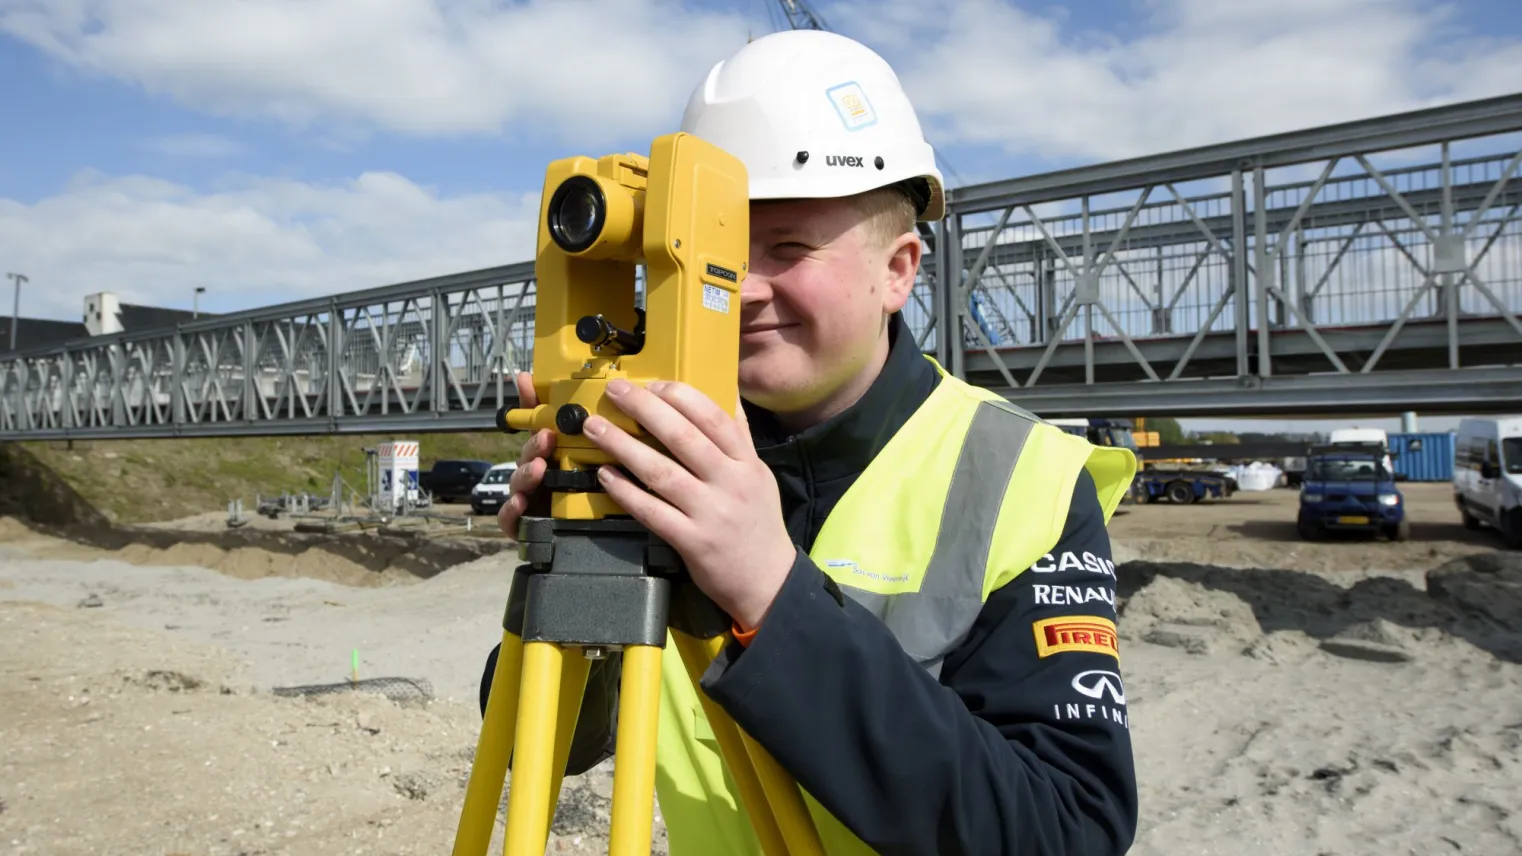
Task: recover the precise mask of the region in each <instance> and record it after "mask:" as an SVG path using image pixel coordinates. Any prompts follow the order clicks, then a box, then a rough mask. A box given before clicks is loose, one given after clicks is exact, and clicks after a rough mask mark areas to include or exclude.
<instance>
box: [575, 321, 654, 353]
mask: <svg viewBox="0 0 1522 856" xmlns="http://www.w3.org/2000/svg"><path fill="white" fill-rule="evenodd" d="M576 338H578V339H580V340H581V341H583V342H586V343H587V344H588V345H591V346H592V347H593V348H594V349H596V350H598V351H606V352H609V353H611V354H613V355H614V356H618V355H620V354H637V353H639V352H640V350H641V349H642V348H644V346H645V336H644V333H643V331H640V332H634V333H631V332H629V331H628V330H625V329H623V328H621V327H619V326H618V325H617V324H614V323H613V322H612V321H609V320H608V319H607V318H604V317H603V316H601V315H584V316H582V317H581V318H580V319H578V320H577V322H576Z"/></svg>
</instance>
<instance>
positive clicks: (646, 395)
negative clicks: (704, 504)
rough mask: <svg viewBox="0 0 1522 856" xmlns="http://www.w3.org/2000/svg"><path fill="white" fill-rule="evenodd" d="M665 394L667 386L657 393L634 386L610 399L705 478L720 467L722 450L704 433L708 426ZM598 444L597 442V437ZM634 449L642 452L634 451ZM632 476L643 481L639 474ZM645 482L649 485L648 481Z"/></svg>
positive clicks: (694, 391) (694, 392)
mask: <svg viewBox="0 0 1522 856" xmlns="http://www.w3.org/2000/svg"><path fill="white" fill-rule="evenodd" d="M658 388H660V387H658ZM689 389H690V388H689ZM691 392H692V393H693V395H694V396H695V397H697V398H702V395H700V394H698V393H697V391H696V390H691ZM667 394H670V392H669V385H668V386H667V387H666V388H665V391H663V393H662V394H661V395H657V394H656V393H655V392H652V391H651V390H649V389H646V388H644V387H641V386H637V385H636V386H631V387H629V389H628V390H627V391H625V392H624V393H623V394H621V395H617V396H612V398H613V402H614V403H615V404H617V405H618V409H619V410H622V411H623V412H624V413H626V414H628V416H629V418H630V419H633V420H634V421H635V422H638V423H639V424H640V427H642V428H644V429H645V430H646V431H648V432H649V433H650V436H652V437H654V438H655V439H656V440H657V441H659V442H660V444H661V445H663V446H665V447H666V449H667V450H668V451H669V452H670V453H671V455H672V456H673V457H675V458H676V459H677V460H678V461H681V462H682V465H683V466H685V467H686V468H687V469H689V470H691V471H692V473H693V474H694V475H696V476H697V477H698V478H705V479H706V478H708V477H709V476H711V475H713V474H714V473H716V472H718V470H719V468H721V467H723V466H724V464H725V463H726V460H725V455H724V452H723V450H722V449H721V448H720V447H719V446H718V445H716V444H715V443H714V442H713V440H712V438H710V437H709V435H708V432H709V431H710V430H712V429H711V428H709V427H707V426H705V425H703V424H700V423H698V422H695V421H694V420H692V419H691V418H690V417H688V416H686V415H684V414H683V413H682V412H681V411H679V410H678V409H677V408H676V407H675V406H673V405H672V404H671V403H670V402H668V401H667V400H666V399H665V395H667ZM710 404H711V402H710ZM689 406H691V405H689ZM694 409H696V408H694ZM713 410H714V411H717V412H718V413H719V415H720V416H723V411H721V410H719V409H718V408H717V407H714V408H713ZM709 421H711V420H709ZM630 442H634V441H633V438H630ZM598 444H599V445H601V440H599V441H598ZM640 445H644V444H642V443H641V444H640ZM608 451H609V452H610V453H612V454H614V455H615V456H617V455H618V454H619V453H618V452H616V451H614V450H612V449H609V450H608ZM634 451H635V453H637V454H642V453H639V452H638V450H634ZM636 475H639V478H640V480H641V481H644V479H645V477H644V475H643V474H636ZM645 483H646V484H650V482H648V481H646V482H645ZM652 487H654V485H652Z"/></svg>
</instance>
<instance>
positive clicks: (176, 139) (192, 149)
mask: <svg viewBox="0 0 1522 856" xmlns="http://www.w3.org/2000/svg"><path fill="white" fill-rule="evenodd" d="M142 145H143V148H145V149H147V150H149V151H151V152H155V153H157V154H161V155H168V156H169V157H176V158H225V157H231V156H233V155H237V154H241V153H242V152H243V144H241V143H239V142H238V141H237V140H229V139H228V138H226V137H223V136H219V135H217V134H170V135H167V136H163V137H154V138H153V139H151V140H144V141H143V143H142Z"/></svg>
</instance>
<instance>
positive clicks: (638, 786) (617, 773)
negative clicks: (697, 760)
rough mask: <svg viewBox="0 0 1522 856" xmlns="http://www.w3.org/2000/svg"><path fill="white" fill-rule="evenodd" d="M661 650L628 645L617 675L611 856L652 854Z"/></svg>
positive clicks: (655, 647)
mask: <svg viewBox="0 0 1522 856" xmlns="http://www.w3.org/2000/svg"><path fill="white" fill-rule="evenodd" d="M660 704H661V648H660V647H659V646H656V645H629V646H627V647H625V648H624V661H623V674H622V675H621V676H620V678H619V702H618V737H617V740H618V742H617V746H618V757H617V758H616V759H615V760H614V762H613V823H612V831H611V834H610V838H609V841H608V853H609V856H634V854H649V852H650V837H651V830H652V826H653V824H654V823H655V817H654V813H655V743H656V737H657V731H658V728H659V725H660V718H659V716H660Z"/></svg>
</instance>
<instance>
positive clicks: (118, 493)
mask: <svg viewBox="0 0 1522 856" xmlns="http://www.w3.org/2000/svg"><path fill="white" fill-rule="evenodd" d="M392 439H409V440H412V439H415V440H416V441H417V442H418V445H419V468H420V469H423V470H426V469H428V468H429V467H431V466H433V462H434V461H435V460H438V459H441V458H476V459H481V460H487V461H492V462H497V463H500V462H506V461H511V460H516V459H517V457H518V451H519V449H521V448H522V445H523V438H522V437H518V436H508V435H503V434H496V433H493V432H490V431H482V432H480V433H459V434H414V435H389V434H386V435H383V434H375V435H365V434H354V435H344V436H332V435H327V436H311V437H232V438H229V437H217V438H194V439H191V438H187V439H173V440H76V441H74V442H73V444H72V448H71V446H70V444H69V443H67V442H63V441H57V442H54V441H39V442H31V443H17V444H15V445H16V446H17V447H19V450H20V451H22V452H24V453H26V454H27V455H28V456H29V457H31V458H33V459H35V461H36V463H37V464H40V465H41V466H42V467H43V468H45V469H46V470H50V471H51V472H52V474H53V475H56V476H57V478H58V479H60V480H61V481H62V482H64V483H65V484H67V485H68V486H69V487H70V488H72V489H73V490H74V491H75V492H77V493H78V494H79V496H80V497H81V498H82V499H84V500H85V501H86V502H87V503H89V504H90V505H92V506H94V507H95V508H96V509H98V510H99V511H100V512H101V513H102V514H104V515H105V517H106V518H107V519H109V520H110V521H111V522H113V523H146V522H152V521H160V520H173V519H175V518H179V517H186V516H189V515H192V514H201V513H204V512H208V511H221V510H225V509H226V508H227V503H228V502H229V501H230V500H232V499H235V498H242V500H243V507H244V509H245V511H246V512H248V513H252V512H253V511H254V496H255V495H256V494H261V495H264V496H278V495H279V494H281V493H282V492H285V491H289V492H292V493H300V492H310V493H316V494H323V495H326V494H327V493H328V491H329V490H330V489H331V487H332V484H333V475H334V474H335V473H337V474H340V475H342V476H343V478H344V480H345V481H346V482H347V483H348V486H349V487H350V488H351V489H353V490H356V491H359V492H361V493H363V492H364V490H365V453H364V450H365V449H373V448H375V446H376V444H378V443H381V442H384V441H386V440H392Z"/></svg>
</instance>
